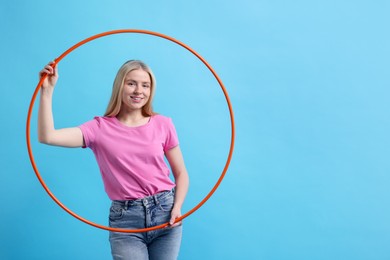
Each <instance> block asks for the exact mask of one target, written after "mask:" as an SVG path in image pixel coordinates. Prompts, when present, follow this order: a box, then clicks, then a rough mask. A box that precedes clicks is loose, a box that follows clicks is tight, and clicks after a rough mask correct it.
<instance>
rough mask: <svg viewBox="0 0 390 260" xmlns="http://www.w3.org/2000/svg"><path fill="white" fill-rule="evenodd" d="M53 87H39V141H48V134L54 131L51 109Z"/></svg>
mask: <svg viewBox="0 0 390 260" xmlns="http://www.w3.org/2000/svg"><path fill="white" fill-rule="evenodd" d="M52 100H53V89H49V88H45V89H43V88H42V89H41V95H40V103H39V110H38V140H39V142H41V143H50V134H51V133H52V132H53V131H54V119H53V111H52Z"/></svg>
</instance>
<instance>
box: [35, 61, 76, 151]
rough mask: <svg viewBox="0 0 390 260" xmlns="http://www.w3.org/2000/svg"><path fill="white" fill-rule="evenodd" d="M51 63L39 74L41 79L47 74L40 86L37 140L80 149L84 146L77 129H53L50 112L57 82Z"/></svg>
mask: <svg viewBox="0 0 390 260" xmlns="http://www.w3.org/2000/svg"><path fill="white" fill-rule="evenodd" d="M53 64H54V63H53V62H51V63H49V64H48V65H46V66H45V68H44V69H43V70H41V71H40V72H39V75H40V76H41V77H42V76H43V75H44V74H47V77H46V79H45V80H44V81H43V83H42V86H41V96H40V103H39V111H38V140H39V142H41V143H44V144H49V145H56V146H65V147H81V146H83V145H84V139H83V134H82V132H81V130H80V129H79V128H77V127H72V128H63V129H55V128H54V119H53V112H52V100H53V92H54V87H55V85H56V83H57V80H58V70H57V67H56V66H55V67H54V68H53Z"/></svg>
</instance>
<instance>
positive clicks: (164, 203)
mask: <svg viewBox="0 0 390 260" xmlns="http://www.w3.org/2000/svg"><path fill="white" fill-rule="evenodd" d="M159 208H160V210H162V211H165V212H170V211H172V208H173V196H169V197H167V198H165V199H164V200H161V201H160V203H159Z"/></svg>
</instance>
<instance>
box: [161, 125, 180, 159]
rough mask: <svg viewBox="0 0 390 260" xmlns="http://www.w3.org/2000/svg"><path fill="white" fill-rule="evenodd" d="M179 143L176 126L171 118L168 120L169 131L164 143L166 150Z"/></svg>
mask: <svg viewBox="0 0 390 260" xmlns="http://www.w3.org/2000/svg"><path fill="white" fill-rule="evenodd" d="M178 145H179V138H178V137H177V133H176V129H175V126H174V124H173V122H172V119H171V118H168V120H167V133H166V138H165V144H164V152H166V151H168V150H170V149H172V148H174V147H176V146H178Z"/></svg>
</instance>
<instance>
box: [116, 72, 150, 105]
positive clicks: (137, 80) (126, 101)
mask: <svg viewBox="0 0 390 260" xmlns="http://www.w3.org/2000/svg"><path fill="white" fill-rule="evenodd" d="M150 88H151V81H150V76H149V73H147V72H146V71H144V70H142V69H137V70H132V71H130V72H129V73H127V75H126V76H125V80H124V83H123V92H122V105H123V106H122V108H123V109H126V110H129V111H134V110H141V109H142V107H143V106H144V105H145V104H146V103H147V102H148V100H149V97H150Z"/></svg>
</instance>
